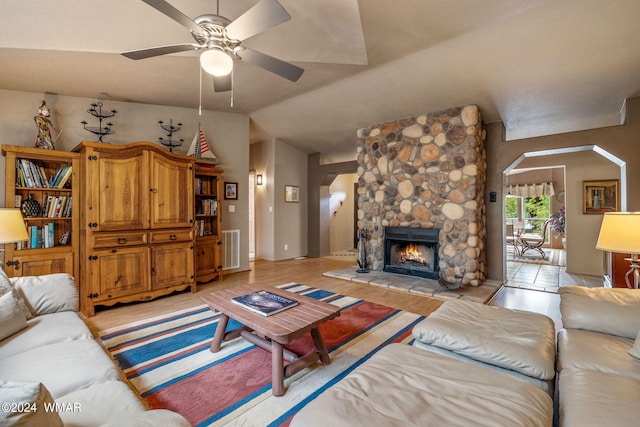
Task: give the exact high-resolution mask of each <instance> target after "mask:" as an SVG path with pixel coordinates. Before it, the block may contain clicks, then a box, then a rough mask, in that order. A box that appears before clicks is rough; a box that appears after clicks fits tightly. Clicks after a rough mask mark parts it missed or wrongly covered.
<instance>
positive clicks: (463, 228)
mask: <svg viewBox="0 0 640 427" xmlns="http://www.w3.org/2000/svg"><path fill="white" fill-rule="evenodd" d="M359 136H360V137H361V138H359V141H358V177H359V178H358V228H364V229H366V230H367V232H368V237H369V238H368V240H367V244H366V250H367V264H368V266H369V268H371V269H372V270H382V268H383V266H384V265H383V263H384V259H383V255H384V253H383V251H384V227H387V226H392V227H397V226H402V227H422V228H434V227H435V228H438V229H439V230H440V234H439V250H438V256H439V268H440V274H441V275H442V276H443V277H445V278H446V279H447V280H448V281H454V280H455V276H456V275H460V274H461V272H462V271H464V272H465V274H464V278H463V283H464V284H466V285H472V286H478V285H480V284H482V282H483V281H484V279H485V277H486V261H485V250H484V245H485V234H486V228H485V206H484V197H483V194H484V187H485V182H486V152H485V145H484V139H485V136H486V135H485V131H484V129H483V123H482V118H481V115H480V111H479V109H478V107H477V106H476V105H468V106H465V107H455V108H450V109H448V110H446V111H439V112H435V113H430V114H426V115H420V116H414V117H407V118H404V119H400V120H396V121H392V122H387V123H382V124H379V125H374V126H370V127H368V128H366V129H364V130H362V131H361V133H360V135H359Z"/></svg>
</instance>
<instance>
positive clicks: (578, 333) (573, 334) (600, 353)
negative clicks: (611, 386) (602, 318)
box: [558, 329, 640, 380]
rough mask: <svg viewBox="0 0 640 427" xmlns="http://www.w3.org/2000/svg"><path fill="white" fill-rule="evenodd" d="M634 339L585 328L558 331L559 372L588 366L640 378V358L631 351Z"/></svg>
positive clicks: (589, 368)
mask: <svg viewBox="0 0 640 427" xmlns="http://www.w3.org/2000/svg"><path fill="white" fill-rule="evenodd" d="M631 347H633V341H632V340H630V339H628V338H624V337H620V336H617V335H609V334H603V333H601V332H593V331H585V330H581V329H563V330H562V331H560V332H559V333H558V371H564V370H567V369H587V370H593V371H602V372H608V373H612V374H617V375H623V376H626V377H633V378H636V379H638V380H640V361H638V360H637V359H634V358H633V357H631V355H630V354H629V350H630V349H631Z"/></svg>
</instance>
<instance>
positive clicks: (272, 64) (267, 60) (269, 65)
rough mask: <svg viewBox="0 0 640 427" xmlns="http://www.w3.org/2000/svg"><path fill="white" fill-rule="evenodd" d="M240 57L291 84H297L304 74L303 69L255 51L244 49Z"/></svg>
mask: <svg viewBox="0 0 640 427" xmlns="http://www.w3.org/2000/svg"><path fill="white" fill-rule="evenodd" d="M240 57H241V58H242V59H243V60H244V61H246V62H248V63H250V64H253V65H257V66H258V67H262V68H264V69H265V70H267V71H271V72H272V73H274V74H277V75H279V76H280V77H284V78H285V79H287V80H291V81H292V82H297V81H298V79H299V78H300V76H301V75H302V73H304V69H303V68H300V67H296V66H295V65H293V64H289V63H288V62H284V61H282V60H280V59H278V58H274V57H273V56H269V55H266V54H264V53H262V52H258V51H257V50H253V49H249V48H245V50H243V51H242V52H241V55H240Z"/></svg>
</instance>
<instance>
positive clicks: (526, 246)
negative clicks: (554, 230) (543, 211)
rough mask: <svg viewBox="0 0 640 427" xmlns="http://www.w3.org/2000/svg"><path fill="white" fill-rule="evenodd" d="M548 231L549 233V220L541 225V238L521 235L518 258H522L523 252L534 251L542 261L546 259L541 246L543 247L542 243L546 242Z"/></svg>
mask: <svg viewBox="0 0 640 427" xmlns="http://www.w3.org/2000/svg"><path fill="white" fill-rule="evenodd" d="M548 231H549V220H547V221H545V222H544V224H542V235H541V236H531V235H521V236H520V243H521V245H522V246H521V250H520V256H523V255H524V254H525V252H527V251H529V250H534V251H537V252H538V253H539V254H540V255H541V256H542V259H547V255H546V254H545V253H544V251H543V250H542V245H544V242H545V241H546V240H547V233H548Z"/></svg>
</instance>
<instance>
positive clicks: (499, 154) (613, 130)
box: [486, 98, 640, 280]
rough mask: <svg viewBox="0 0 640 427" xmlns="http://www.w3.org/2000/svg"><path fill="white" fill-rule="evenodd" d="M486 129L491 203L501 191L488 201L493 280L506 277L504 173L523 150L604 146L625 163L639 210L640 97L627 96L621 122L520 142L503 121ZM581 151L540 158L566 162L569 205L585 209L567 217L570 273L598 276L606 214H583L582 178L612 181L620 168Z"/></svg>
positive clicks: (633, 207) (630, 204) (630, 203)
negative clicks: (507, 137)
mask: <svg viewBox="0 0 640 427" xmlns="http://www.w3.org/2000/svg"><path fill="white" fill-rule="evenodd" d="M486 131H487V139H486V143H487V163H488V168H487V188H486V198H487V199H486V200H487V201H488V199H489V197H488V194H489V192H491V191H495V192H496V193H497V194H498V202H496V203H489V202H487V204H486V211H487V262H488V275H489V278H490V279H496V280H503V279H504V277H505V263H504V253H503V248H504V245H503V238H504V237H503V236H504V234H503V223H504V208H503V206H504V205H503V203H502V201H503V197H504V193H505V191H504V188H505V184H506V182H504V181H503V172H504V171H505V170H506V169H507V168H508V167H509V166H511V165H512V164H513V163H514V162H516V161H517V160H518V159H520V158H521V157H522V155H523V153H531V152H538V151H543V150H550V149H560V148H561V149H566V148H570V147H590V146H598V147H601V148H602V149H604V150H606V151H607V152H609V153H611V154H613V155H614V156H616V157H617V158H619V159H622V160H623V161H624V162H626V181H627V183H628V184H629V189H628V191H627V194H626V196H627V210H629V211H640V192H638V191H635V190H634V188H635V183H638V182H640V168H639V167H638V166H637V162H638V159H639V158H640V145H639V144H638V141H640V98H632V99H629V100H627V111H626V123H625V124H624V125H621V126H613V127H607V128H600V129H592V130H586V131H580V132H570V133H565V134H559V135H550V136H544V137H539V138H527V139H522V140H516V141H505V140H504V126H503V124H502V123H491V124H489V125H487V127H486ZM583 154H586V153H583ZM591 154H594V153H591ZM591 154H590V155H591ZM579 155H580V154H578V153H576V154H567V155H566V156H568V157H570V159H571V160H569V158H567V159H561V160H549V159H548V158H547V159H546V160H543V159H542V158H540V159H539V160H537V161H539V162H548V165H552V166H558V165H560V164H559V163H558V162H559V161H562V162H563V163H566V166H567V169H566V174H567V177H566V180H567V188H566V204H567V206H568V208H567V209H570V210H572V211H574V212H575V211H576V210H577V209H578V208H579V209H580V213H579V214H577V215H578V217H577V218H573V216H571V217H568V218H567V232H568V235H567V245H568V247H569V249H568V251H569V252H568V254H571V255H570V256H571V258H572V259H568V260H567V263H568V264H569V263H571V267H569V265H568V266H567V269H568V270H569V268H570V271H571V272H576V273H583V274H597V275H599V274H601V272H602V254H601V253H600V254H598V252H599V251H597V250H596V249H595V244H596V240H597V233H598V232H599V226H600V221H601V220H602V217H601V216H599V215H582V213H581V212H582V208H581V206H582V200H581V193H582V190H581V188H582V187H581V186H582V180H590V179H609V178H611V177H613V175H615V170H616V168H614V169H611V168H610V166H611V165H610V162H607V161H602V160H596V158H593V157H591V160H589V161H594V162H598V165H597V166H594V165H593V164H591V165H589V164H587V163H584V162H586V160H584V158H583V159H582V160H581V158H580V157H578V156H579ZM594 155H595V154H594ZM574 156H575V157H574ZM596 156H597V155H596ZM598 157H599V156H598ZM531 161H533V160H531ZM578 227H579V228H578ZM568 256H569V255H568ZM581 258H582V259H581ZM587 260H590V261H587Z"/></svg>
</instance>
